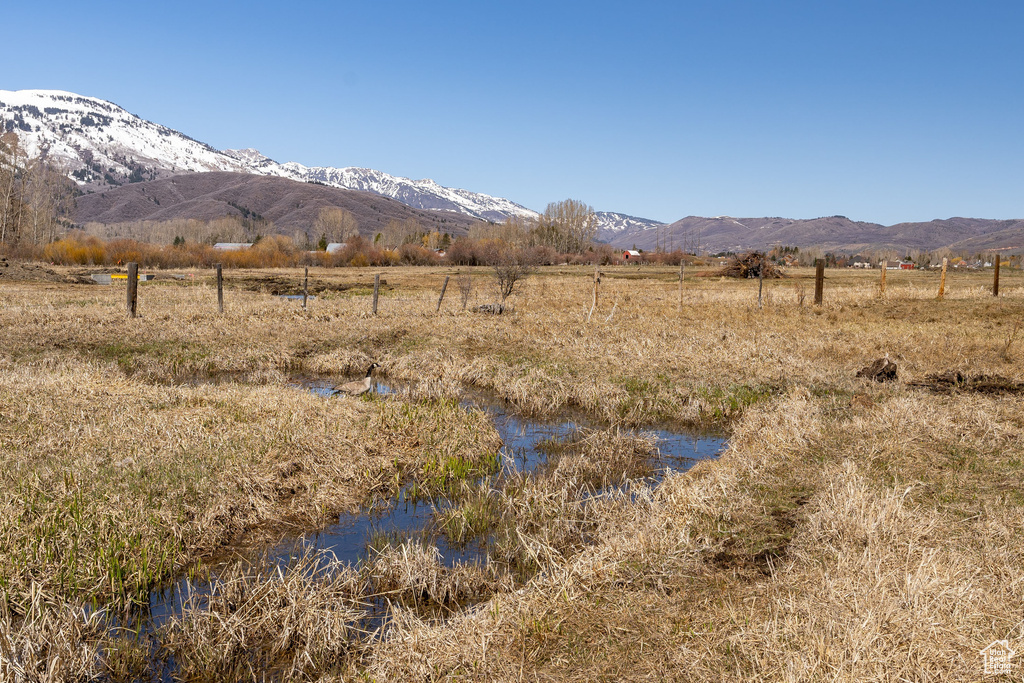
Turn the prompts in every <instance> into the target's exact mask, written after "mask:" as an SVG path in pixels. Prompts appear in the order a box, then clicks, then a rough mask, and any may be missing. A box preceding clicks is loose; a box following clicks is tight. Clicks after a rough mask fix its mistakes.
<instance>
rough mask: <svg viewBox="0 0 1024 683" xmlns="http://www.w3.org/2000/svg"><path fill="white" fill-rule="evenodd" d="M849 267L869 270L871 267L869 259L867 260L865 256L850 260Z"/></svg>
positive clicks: (857, 256)
mask: <svg viewBox="0 0 1024 683" xmlns="http://www.w3.org/2000/svg"><path fill="white" fill-rule="evenodd" d="M850 266H851V267H853V268H871V267H873V266H872V265H871V259H869V258H868V257H866V256H861V255H860V254H858V255H856V256H854V257H853V258H852V259H851V260H850Z"/></svg>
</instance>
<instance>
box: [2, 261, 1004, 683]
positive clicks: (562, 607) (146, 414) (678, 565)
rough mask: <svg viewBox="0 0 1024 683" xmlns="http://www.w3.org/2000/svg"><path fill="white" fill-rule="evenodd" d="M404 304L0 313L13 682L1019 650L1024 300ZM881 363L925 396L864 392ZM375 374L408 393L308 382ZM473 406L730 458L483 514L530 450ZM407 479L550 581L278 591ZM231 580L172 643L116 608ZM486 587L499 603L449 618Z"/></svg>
mask: <svg viewBox="0 0 1024 683" xmlns="http://www.w3.org/2000/svg"><path fill="white" fill-rule="evenodd" d="M466 270H467V272H468V271H469V269H466ZM382 273H383V278H384V279H385V280H386V285H385V287H384V290H383V292H382V295H381V298H380V301H379V307H378V315H376V316H374V315H372V314H371V312H370V308H371V289H372V282H373V274H374V271H370V270H360V269H332V270H322V271H320V270H316V271H313V272H311V277H312V278H314V279H316V280H317V281H318V282H330V283H334V284H337V285H344V286H343V287H341V286H339V287H335V288H334V290H333V291H332V290H331V289H330V288H329V289H328V290H327V291H324V292H323V293H322V294H321V295H320V296H318V297H317V298H316V299H313V300H311V301H310V302H309V303H308V307H307V308H306V309H305V310H303V309H302V308H301V304H300V303H299V302H297V301H294V300H284V299H280V298H277V297H274V296H272V295H270V294H267V293H263V292H260V291H258V290H259V281H260V279H261V278H272V279H281V278H284V279H289V278H293V279H295V280H298V279H300V274H299V273H296V272H294V271H291V272H289V271H275V272H261V271H248V272H228V273H226V287H227V288H226V291H225V312H224V314H219V313H218V312H217V307H216V291H215V290H214V289H213V285H212V277H211V273H207V272H195V273H190V272H183V273H181V274H182V275H184V276H185V277H184V278H182V279H160V280H156V281H153V282H146V283H140V287H139V290H140V291H139V297H140V300H139V312H140V314H141V317H138V318H135V319H129V318H127V317H126V316H125V314H124V308H125V305H124V290H123V289H121V288H119V287H117V286H101V285H65V284H55V283H32V282H18V283H0V452H2V453H3V457H2V458H0V489H2V490H4V491H6V492H10V495H5V496H4V498H3V501H2V502H0V589H2V591H3V604H2V611H0V679H2V680H8V679H7V678H6V676H11V680H18V678H17V676H19V675H24V676H25V677H26V680H66V679H77V680H85V679H89V678H97V677H98V678H106V679H111V680H132V679H137V678H140V677H145V676H147V675H153V674H152V672H153V661H154V660H156V659H159V660H160V661H162V662H164V664H165V665H166V663H167V662H168V661H173V663H174V664H173V666H174V667H175V668H174V669H173V671H174V674H173V675H175V676H178V677H181V678H184V679H189V680H227V679H241V680H248V679H255V678H259V677H260V675H261V672H262V671H265V670H270V671H271V672H272V673H271V675H272V677H274V678H281V679H296V680H300V679H301V680H309V679H320V680H333V679H337V680H379V681H385V680H446V679H467V678H468V679H480V680H508V681H518V680H551V681H572V680H580V681H582V680H673V679H674V680H850V681H852V680H858V681H859V680H896V679H912V680H935V681H938V680H943V681H946V680H974V679H978V678H981V677H982V675H983V673H984V669H983V665H984V662H983V656H982V654H981V651H982V650H983V649H984V648H986V647H987V646H988V645H989V644H991V643H993V642H994V641H998V640H1004V639H1005V640H1007V641H1009V647H1010V648H1011V649H1014V650H1020V649H1021V646H1022V645H1024V632H1022V628H1024V622H1022V621H1021V618H1020V614H1021V613H1022V611H1024V573H1022V570H1021V567H1022V566H1024V534H1022V532H1024V515H1022V510H1024V508H1022V503H1024V498H1022V495H1024V494H1022V491H1024V476H1022V475H1024V398H1022V393H1021V391H1020V389H1021V382H1024V368H1022V365H1021V360H1020V359H1021V357H1022V356H1024V330H1022V329H1021V321H1022V319H1024V318H1022V313H1024V276H1022V275H1021V274H1020V273H1018V272H1016V271H1007V270H1004V271H1003V273H1002V283H1001V292H1002V295H1001V296H1000V297H999V298H998V299H997V298H994V297H992V296H991V294H990V291H989V290H988V288H987V287H988V285H989V278H990V274H984V273H974V274H960V273H956V274H953V275H951V276H950V278H949V281H948V282H947V284H946V296H945V298H944V299H943V300H938V299H937V298H936V292H937V290H938V276H937V275H935V274H932V273H919V272H907V273H903V272H900V273H894V274H890V275H889V277H888V283H887V289H886V292H885V293H884V294H880V293H879V291H878V287H877V285H878V283H877V281H876V278H877V273H863V272H852V271H828V273H827V275H828V277H827V279H826V283H825V298H824V305H822V306H813V305H812V304H811V298H812V296H813V273H812V272H811V271H797V272H795V273H791V277H789V278H786V279H783V280H776V281H771V282H767V281H766V282H765V292H764V297H763V307H762V308H759V307H758V305H757V282H756V281H736V280H723V279H721V278H718V277H712V276H703V275H701V274H698V273H694V272H687V276H686V280H685V282H684V284H683V287H682V295H681V297H680V293H679V292H680V290H679V287H678V283H677V280H676V278H677V273H678V271H673V270H672V269H669V268H666V269H658V268H647V267H644V268H641V269H635V268H632V267H608V268H605V269H604V275H603V277H602V280H601V284H600V290H599V293H598V296H597V302H596V305H595V304H594V294H593V270H592V269H588V268H574V267H562V268H558V267H552V268H543V269H541V270H540V271H539V272H537V273H534V274H533V275H531V276H530V277H529V278H528V279H527V280H526V281H525V282H524V284H523V286H522V289H521V290H520V291H519V292H518V293H517V294H514V295H513V296H512V298H511V299H510V300H509V301H510V302H511V303H512V305H513V310H512V311H511V312H508V313H506V314H504V315H500V316H494V315H487V314H481V313H474V312H471V309H472V307H473V306H475V305H479V304H483V303H489V302H492V301H494V299H495V295H494V292H493V288H494V285H493V274H492V273H490V272H489V271H487V270H486V269H472V277H471V280H470V281H469V285H468V287H469V289H468V293H467V300H466V308H465V310H464V309H463V302H462V300H461V294H462V292H461V291H460V288H459V286H458V279H457V277H456V275H457V274H456V271H455V270H454V269H440V268H437V269H416V268H400V269H386V270H384V271H382ZM445 275H452V280H451V283H450V284H449V286H448V289H447V295H446V298H445V300H444V301H443V303H442V305H441V308H440V312H436V308H437V301H438V294H439V292H440V289H441V282H442V281H443V279H444V276H445ZM463 282H465V280H463ZM592 306H593V310H592V311H591V308H592ZM885 356H888V357H889V358H890V359H891V360H893V361H895V362H896V363H897V365H898V367H899V378H898V380H896V381H894V382H888V383H876V382H872V381H869V380H865V379H861V378H857V377H856V376H855V375H856V373H857V371H858V370H860V369H861V368H863V367H864V366H866V365H868V364H869V363H870V362H872V361H874V360H875V359H877V358H880V357H885ZM373 361H376V362H379V363H381V365H382V368H381V371H380V372H381V373H382V374H383V376H385V377H387V378H391V379H394V380H396V381H402V382H405V383H406V384H408V386H410V387H411V390H410V392H409V393H408V394H406V395H404V396H402V397H399V398H396V399H394V400H390V399H389V400H385V399H383V398H381V397H378V396H369V397H335V398H330V399H325V398H323V397H321V396H316V395H314V394H311V393H309V392H304V391H299V390H296V388H295V387H294V386H293V385H292V380H293V379H294V378H296V377H310V376H315V377H332V378H336V379H337V381H338V383H341V382H342V381H344V380H345V379H347V378H351V377H355V376H357V375H361V374H362V373H363V372H364V371H365V369H366V367H367V366H368V365H369V364H370V363H371V362H373ZM949 371H959V372H961V373H962V376H963V378H964V379H966V380H967V381H964V382H960V383H959V384H957V385H954V386H952V387H950V386H947V385H946V384H942V383H941V382H937V381H936V380H935V376H936V375H940V374H942V373H947V372H949ZM976 376H984V378H985V379H986V382H985V383H980V384H978V383H976V384H972V383H971V382H970V380H971V378H972V377H976ZM993 378H996V379H995V381H991V380H993ZM979 387H983V388H985V389H986V390H984V391H978V390H975V389H978V388H979ZM466 388H477V389H483V390H487V391H489V392H493V393H495V394H497V395H499V396H500V397H502V398H504V399H505V400H507V401H508V402H509V403H510V404H511V405H512V406H514V407H515V409H516V410H518V411H520V412H522V413H523V414H530V415H537V416H554V415H560V414H562V413H564V412H565V411H568V410H571V411H580V412H583V413H585V414H587V415H589V416H590V417H591V418H592V419H593V420H595V421H596V422H599V423H601V424H602V425H604V428H603V429H601V430H598V432H596V434H597V436H595V437H594V443H596V444H599V446H598V447H595V448H592V449H591V450H589V451H586V452H585V453H584V455H585V458H584V459H589V460H591V461H601V459H602V458H605V457H607V458H608V462H609V463H611V461H612V460H611V458H612V456H613V455H616V457H617V454H619V451H621V450H623V449H626V450H628V449H631V448H634V445H630V444H629V443H626V444H624V443H623V442H622V438H623V437H622V434H623V433H625V432H623V430H627V431H628V430H629V429H630V428H634V427H643V426H645V425H651V424H656V423H666V422H668V423H672V424H677V425H687V426H690V427H692V428H699V429H715V430H724V431H725V432H727V433H728V435H729V437H730V438H729V442H728V444H729V445H728V448H727V449H726V451H725V452H724V453H723V455H722V456H721V457H720V458H719V459H717V460H714V461H708V462H702V463H699V464H698V465H696V466H695V467H694V468H692V469H691V470H689V471H687V472H683V473H677V474H673V475H670V476H668V477H667V478H665V479H664V480H663V481H662V482H661V483H659V484H657V485H652V486H647V485H643V484H638V485H637V486H636V487H635V489H634V490H633V491H632V493H631V494H630V495H621V496H608V497H599V499H598V500H597V501H596V502H595V501H593V500H590V499H589V498H588V496H587V492H586V490H585V489H583V488H581V487H580V486H578V485H577V484H576V483H574V482H575V481H576V480H575V479H572V477H569V476H568V475H551V476H548V477H546V478H545V477H538V478H535V479H529V480H523V481H519V482H516V484H515V486H512V487H509V486H506V487H505V489H504V490H502V491H500V492H492V491H484V492H482V493H479V492H474V491H473V490H471V487H470V486H469V484H466V482H468V481H470V480H471V479H472V476H471V475H472V473H474V472H482V471H484V470H485V469H486V467H487V462H488V458H489V457H491V456H493V453H494V452H495V449H496V448H497V447H498V445H499V444H498V442H497V436H496V434H495V433H494V430H493V428H492V427H490V425H489V423H488V421H487V419H486V416H485V415H483V414H481V413H479V412H473V411H466V410H465V409H463V408H462V407H461V406H460V405H459V404H458V402H457V401H455V400H453V399H456V398H458V397H459V396H460V395H461V393H462V392H463V391H464V390H466ZM456 465H457V466H456ZM608 467H609V468H611V467H612V465H610V464H609V465H608ZM439 473H440V474H439ZM408 481H417V482H422V483H423V485H424V486H428V485H430V486H437V487H440V488H439V490H443V491H444V493H445V495H449V496H450V497H452V498H453V500H457V501H459V502H460V505H462V506H463V507H461V508H458V509H459V510H461V511H462V513H463V514H464V516H465V519H466V520H469V521H467V523H470V521H472V520H473V519H478V520H480V519H482V520H483V522H481V523H486V524H490V525H492V527H493V528H499V529H503V533H505V536H504V537H503V538H504V539H505V541H504V545H502V548H503V551H505V552H507V555H508V557H507V558H506V559H508V560H509V562H510V563H512V564H516V566H520V567H524V566H527V565H528V568H529V571H522V572H519V573H518V574H516V573H513V574H508V573H501V572H497V571H494V570H492V569H488V568H484V569H481V568H479V567H477V568H462V569H458V570H448V569H445V568H443V567H440V566H438V565H437V564H436V562H434V561H433V560H432V559H431V558H429V557H428V558H425V559H424V558H422V557H419V556H417V555H416V552H417V551H416V549H415V548H413V547H411V546H409V545H408V544H401V543H398V544H393V545H392V546H390V547H388V548H387V549H386V550H385V551H383V552H382V553H381V555H380V557H379V561H377V562H376V563H371V564H372V566H369V567H367V568H362V569H360V568H351V567H347V568H342V567H335V571H334V572H333V574H331V575H330V576H327V575H325V574H318V573H317V572H314V571H308V572H305V573H303V572H301V571H299V572H292V573H290V574H275V573H273V572H262V573H261V571H260V570H259V569H258V568H257V569H247V568H248V567H253V566H258V565H253V562H254V560H253V557H254V549H258V548H260V547H264V546H265V544H267V543H271V542H273V540H274V539H275V538H277V537H278V536H279V535H280V534H281V533H283V532H285V531H287V530H289V529H291V530H294V529H316V528H319V527H322V526H323V525H324V524H326V523H328V522H329V520H331V519H333V518H336V516H337V515H338V514H339V513H341V512H345V511H350V510H354V509H356V508H358V507H359V506H360V505H365V504H366V503H367V502H369V501H370V500H372V499H373V498H374V497H378V496H384V497H387V496H390V495H392V494H394V492H395V491H396V490H397V488H398V487H399V486H400V485H401V484H402V483H404V482H408ZM474 501H476V503H478V507H473V505H474V504H475V503H474ZM471 513H472V514H471ZM474 515H475V516H474ZM232 558H241V559H240V560H238V561H236V562H235V563H234V564H231V560H232ZM223 561H228V562H229V564H227V565H223V564H218V563H220V562H223ZM215 566H216V567H227V569H223V570H222V573H223V577H226V578H222V580H223V586H224V589H223V593H222V594H221V595H220V596H218V597H217V598H216V599H213V600H211V601H210V604H209V605H194V606H193V607H194V609H193V610H192V611H190V612H187V613H183V614H181V615H180V618H176V619H173V620H171V622H170V623H169V624H168V625H167V626H166V627H164V628H162V629H161V630H159V631H158V632H157V633H155V634H150V635H149V636H148V638H149V639H148V640H146V639H144V638H141V637H139V636H138V635H134V636H133V635H132V634H130V633H125V632H123V631H119V630H117V629H113V628H111V626H112V622H110V621H109V620H107V618H106V617H105V616H103V615H104V614H107V613H98V612H96V611H94V610H93V608H92V605H107V606H108V607H109V609H110V611H109V614H115V613H117V614H120V613H122V612H123V611H124V610H126V609H128V610H129V611H130V609H131V606H132V605H133V604H135V603H140V602H145V600H146V599H147V596H148V595H149V592H150V590H151V589H152V588H153V587H154V586H156V585H159V584H161V583H162V582H165V581H167V580H169V579H170V578H172V577H174V576H176V575H180V574H181V573H182V572H195V573H196V575H197V576H198V575H200V574H202V573H203V572H204V571H206V570H207V568H210V567H215ZM367 585H371V586H374V587H376V589H378V590H384V589H385V588H386V590H387V591H389V593H388V594H389V595H393V596H394V600H393V603H394V606H393V609H392V612H391V615H390V627H389V628H387V629H386V630H383V631H381V632H379V633H378V634H377V635H372V636H366V635H364V634H360V633H358V632H355V631H354V630H353V629H352V628H351V617H352V615H354V614H356V613H357V612H358V611H359V609H360V601H359V599H358V595H359V592H360V591H364V592H365V590H364V589H365V587H366V586H367ZM467 586H469V587H470V588H466V587H467ZM460 590H473V591H476V594H477V595H478V596H481V595H482V596H483V598H484V599H482V600H480V601H479V602H477V603H476V604H475V606H473V607H471V608H469V609H465V610H456V612H455V613H454V614H449V616H448V617H447V618H445V619H443V620H437V619H430V618H428V617H427V616H425V615H424V613H423V611H422V610H421V609H418V607H421V605H420V604H419V603H420V602H423V601H436V602H438V603H443V602H444V601H445V595H450V594H452V593H453V592H458V591H460ZM83 608H84V610H83ZM1010 661H1011V663H1012V667H1013V669H1012V670H1013V673H1014V675H1019V674H1020V673H1021V671H1024V669H1022V668H1020V667H1021V666H1024V665H1018V664H1017V662H1016V660H1015V659H1011V660H1010Z"/></svg>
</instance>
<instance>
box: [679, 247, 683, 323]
mask: <svg viewBox="0 0 1024 683" xmlns="http://www.w3.org/2000/svg"><path fill="white" fill-rule="evenodd" d="M679 312H680V313H682V312H683V259H682V257H680V259H679Z"/></svg>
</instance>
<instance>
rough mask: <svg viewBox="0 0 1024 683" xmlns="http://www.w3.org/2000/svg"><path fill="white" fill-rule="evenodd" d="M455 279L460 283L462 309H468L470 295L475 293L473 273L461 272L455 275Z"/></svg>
mask: <svg viewBox="0 0 1024 683" xmlns="http://www.w3.org/2000/svg"><path fill="white" fill-rule="evenodd" d="M455 280H456V282H458V283H459V294H460V295H461V296H462V310H466V304H467V303H469V295H470V294H472V293H473V275H472V274H471V273H461V272H460V273H459V274H458V275H457V276H455Z"/></svg>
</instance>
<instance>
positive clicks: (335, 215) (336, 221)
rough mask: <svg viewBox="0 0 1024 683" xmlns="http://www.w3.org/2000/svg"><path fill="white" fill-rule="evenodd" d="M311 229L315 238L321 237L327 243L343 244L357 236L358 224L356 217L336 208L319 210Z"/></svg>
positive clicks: (330, 207) (328, 207)
mask: <svg viewBox="0 0 1024 683" xmlns="http://www.w3.org/2000/svg"><path fill="white" fill-rule="evenodd" d="M313 228H314V229H315V230H316V234H317V236H319V235H323V236H324V237H325V238H326V239H327V241H328V242H344V241H345V240H347V239H349V238H351V237H354V236H355V235H358V234H359V222H358V221H357V220H356V217H355V216H353V215H352V212H351V211H347V210H345V209H342V208H339V207H337V206H327V207H324V208H322V209H320V213H319V214H317V217H316V219H315V220H314V221H313Z"/></svg>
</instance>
